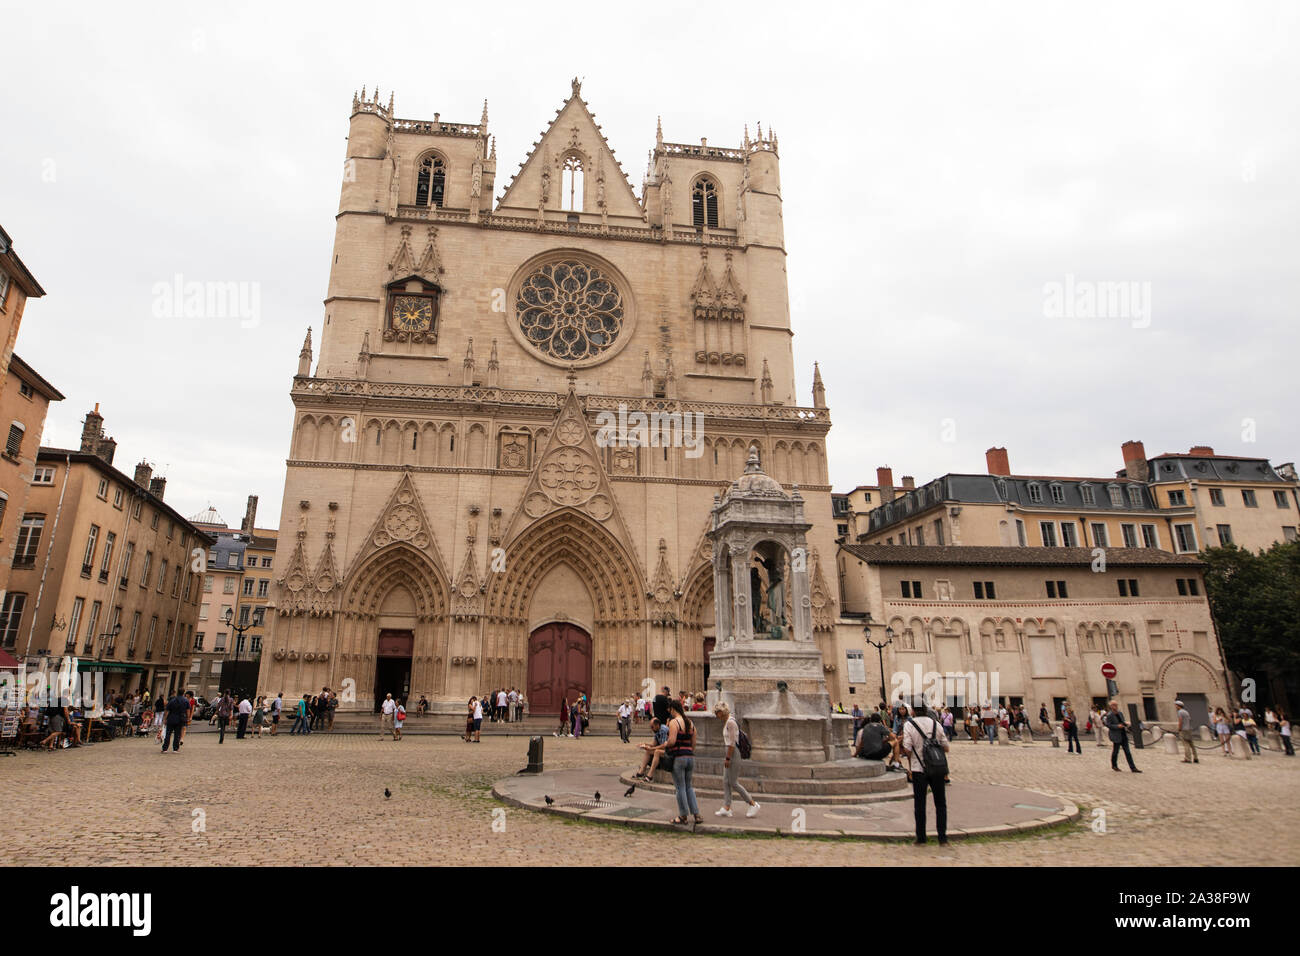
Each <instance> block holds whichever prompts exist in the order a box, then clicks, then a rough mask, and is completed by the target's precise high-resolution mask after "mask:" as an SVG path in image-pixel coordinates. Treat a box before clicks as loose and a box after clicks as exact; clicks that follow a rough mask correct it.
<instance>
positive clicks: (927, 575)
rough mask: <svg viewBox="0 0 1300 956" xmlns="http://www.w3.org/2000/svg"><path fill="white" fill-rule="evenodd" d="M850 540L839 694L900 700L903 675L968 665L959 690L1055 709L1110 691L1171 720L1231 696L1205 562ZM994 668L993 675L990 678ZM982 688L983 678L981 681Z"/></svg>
mask: <svg viewBox="0 0 1300 956" xmlns="http://www.w3.org/2000/svg"><path fill="white" fill-rule="evenodd" d="M1103 553H1104V558H1105V561H1104V563H1100V562H1099V561H1098V557H1097V555H1096V554H1095V553H1094V552H1093V550H1092V549H1090V548H1084V547H1056V548H1022V547H1003V546H980V545H966V546H951V545H946V546H939V545H926V546H916V545H897V544H895V545H883V544H882V545H846V546H844V547H842V548H841V549H840V551H839V556H838V560H839V575H840V589H841V593H842V596H843V608H844V613H843V615H842V616H841V618H840V620H839V621H838V623H837V626H836V639H837V641H838V643H839V645H840V646H839V648H838V649H837V651H838V652H837V653H836V655H835V656H834V657H829V656H828V657H827V658H826V667H827V671H828V673H827V678H828V680H827V683H828V684H829V685H834V686H836V687H837V690H834V691H832V694H833V695H838V696H837V697H836V699H839V700H844V701H846V702H848V701H852V700H857V701H859V702H860V703H861V704H862V705H863V707H864V709H866V708H867V705H868V704H870V705H874V704H876V703H878V701H879V697H880V693H881V684H882V674H881V670H880V664H879V659H880V655H879V654H878V652H877V651H876V649H875V648H874V647H872V646H869V645H868V644H867V643H866V638H867V636H868V634H869V636H870V637H871V639H872V640H873V641H875V642H876V643H878V644H879V643H883V642H885V640H886V635H887V629H888V632H889V634H888V636H889V640H890V643H889V644H888V645H887V646H886V647H885V648H884V651H883V654H884V674H883V684H884V689H885V691H886V692H887V693H888V694H889V698H890V699H891V700H892V699H894V698H896V697H897V695H898V692H899V690H898V687H901V686H903V683H902V682H903V681H904V679H905V678H908V679H911V680H912V681H913V683H915V682H916V680H917V679H918V678H917V675H924V674H927V673H939V674H952V675H957V674H961V675H966V674H971V675H974V677H975V683H974V684H973V685H971V686H969V687H968V686H967V684H968V683H969V682H965V683H963V682H958V681H954V682H951V686H950V689H951V690H952V691H953V693H951V694H949V695H948V696H949V700H948V702H949V703H950V704H975V703H981V702H982V700H980V699H979V698H980V697H982V698H983V699H989V700H991V699H995V698H996V699H1001V700H1002V701H1003V702H1004V703H1007V704H1024V705H1025V706H1026V707H1027V708H1029V709H1030V712H1031V715H1032V716H1033V717H1034V718H1035V719H1036V718H1037V715H1038V709H1039V706H1040V705H1041V704H1046V705H1047V707H1048V710H1049V712H1051V713H1052V714H1053V716H1054V718H1056V717H1059V715H1060V712H1061V711H1060V705H1061V703H1062V702H1064V701H1066V700H1068V701H1070V702H1071V703H1072V705H1073V706H1074V707H1075V708H1077V709H1079V711H1080V712H1083V711H1084V710H1086V708H1087V707H1088V706H1090V705H1097V704H1102V703H1104V702H1105V700H1106V699H1107V697H1108V688H1107V684H1106V679H1105V677H1104V676H1103V675H1102V671H1101V666H1102V664H1103V663H1106V662H1110V663H1112V664H1114V666H1115V668H1116V671H1117V674H1116V677H1115V682H1116V685H1117V689H1118V699H1119V700H1120V703H1121V706H1122V708H1123V709H1124V710H1125V712H1126V713H1129V714H1131V715H1133V716H1136V717H1138V718H1140V719H1142V720H1144V721H1172V720H1174V716H1175V715H1174V707H1173V701H1174V699H1175V697H1181V698H1182V700H1184V701H1185V702H1186V703H1187V704H1188V705H1189V709H1190V710H1191V711H1192V714H1193V717H1194V719H1195V720H1196V722H1197V723H1198V724H1201V723H1206V722H1207V716H1208V712H1209V711H1212V710H1213V708H1215V707H1219V706H1227V705H1228V703H1229V697H1230V694H1229V693H1228V678H1227V675H1226V674H1225V671H1224V662H1223V655H1222V651H1221V648H1220V646H1219V642H1218V638H1217V635H1216V632H1215V629H1214V623H1213V621H1212V620H1211V617H1210V608H1209V604H1208V602H1207V600H1206V597H1205V585H1204V580H1203V577H1202V573H1201V564H1200V562H1199V561H1198V560H1197V559H1196V558H1195V557H1194V556H1192V555H1178V554H1171V553H1169V552H1168V551H1166V550H1160V549H1156V548H1143V547H1137V548H1122V547H1110V548H1106V549H1104V552H1103ZM995 677H996V681H995V680H994V678H995ZM981 688H982V690H981Z"/></svg>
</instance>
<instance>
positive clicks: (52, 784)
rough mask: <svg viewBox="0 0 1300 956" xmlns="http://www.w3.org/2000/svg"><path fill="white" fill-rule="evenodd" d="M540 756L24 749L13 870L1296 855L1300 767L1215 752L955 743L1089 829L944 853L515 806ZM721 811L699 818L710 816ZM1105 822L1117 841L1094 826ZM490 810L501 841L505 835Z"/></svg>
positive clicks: (558, 748)
mask: <svg viewBox="0 0 1300 956" xmlns="http://www.w3.org/2000/svg"><path fill="white" fill-rule="evenodd" d="M526 751H527V745H526V741H524V740H523V739H522V738H512V739H495V740H485V741H484V742H483V743H482V744H466V743H464V742H463V741H460V740H458V739H455V738H450V737H429V736H424V737H408V738H406V739H404V740H402V741H400V742H394V741H391V740H388V741H382V742H381V741H379V740H377V739H376V738H375V737H370V736H358V735H348V736H342V735H340V736H331V735H329V734H315V735H312V736H310V737H290V736H287V735H284V734H281V735H280V736H278V737H276V738H269V737H263V738H261V739H248V740H243V741H239V740H235V739H233V736H227V738H226V742H225V744H222V745H219V744H218V743H217V737H216V734H209V733H191V734H190V736H189V740H188V742H187V743H186V744H185V746H184V747H183V748H182V749H181V751H180V753H177V754H171V753H169V754H167V755H166V756H161V755H160V754H159V752H158V747H157V744H155V743H154V742H153V741H152V740H151V739H150V740H145V739H137V740H121V741H113V742H110V743H101V744H95V745H93V746H91V747H87V748H83V749H80V750H65V751H61V752H58V753H53V754H47V753H43V752H41V753H38V752H31V751H26V752H22V753H20V754H18V755H17V756H16V757H4V758H0V801H2V802H0V806H3V807H4V808H5V824H4V828H3V830H4V835H5V836H4V839H3V840H0V865H14V864H63V865H73V866H77V865H129V864H161V865H172V864H182V865H212V864H218V865H219V864H228V865H258V864H303V863H306V864H348V865H367V864H387V863H396V864H462V863H465V862H467V861H479V862H481V861H483V860H489V861H491V863H492V864H494V865H498V866H499V865H510V864H522V865H545V864H549V863H555V862H567V863H583V864H633V863H641V864H644V863H648V862H660V863H664V862H670V861H671V862H677V863H705V864H723V865H727V864H734V865H746V866H753V865H762V864H794V865H823V866H825V865H831V866H834V865H840V864H857V865H873V866H875V865H881V864H884V865H890V866H892V865H907V864H911V863H926V864H949V865H967V864H969V865H980V866H986V865H990V864H992V865H998V864H1010V863H1016V864H1029V865H1033V864H1068V865H1083V866H1094V865H1095V866H1124V865H1144V866H1158V865H1162V864H1177V865H1208V866H1215V865H1233V866H1246V865H1251V864H1256V865H1258V864H1293V863H1295V861H1296V859H1297V857H1300V814H1297V813H1296V811H1295V803H1294V795H1295V793H1296V787H1297V784H1300V759H1297V758H1286V757H1282V756H1281V755H1279V754H1275V753H1267V752H1266V753H1265V754H1264V756H1263V757H1262V758H1257V759H1254V760H1249V761H1246V760H1236V759H1232V760H1229V759H1228V758H1225V757H1223V756H1221V755H1219V754H1218V753H1216V752H1215V750H1214V749H1206V750H1202V751H1201V763H1200V764H1199V765H1185V764H1183V763H1181V762H1180V759H1179V758H1178V757H1177V756H1174V755H1170V754H1165V753H1163V752H1161V751H1160V750H1158V749H1147V750H1142V751H1136V752H1135V754H1134V756H1135V759H1136V760H1137V762H1138V766H1139V767H1140V768H1141V769H1142V770H1143V773H1142V774H1141V775H1137V774H1131V773H1129V772H1127V771H1125V772H1123V773H1112V772H1111V770H1110V766H1109V749H1102V748H1098V747H1095V746H1093V745H1091V744H1089V745H1087V746H1085V749H1084V753H1083V754H1082V755H1081V756H1078V755H1071V754H1068V753H1067V752H1066V751H1065V750H1064V749H1057V748H1054V747H1052V746H1050V745H1049V744H1046V743H1042V744H1034V745H1032V746H1000V747H991V746H988V745H980V744H969V743H966V744H957V745H955V746H954V747H953V753H952V754H951V756H950V763H951V766H952V768H953V775H954V779H955V780H967V781H973V782H983V783H1001V784H1012V785H1015V786H1021V787H1026V788H1029V789H1033V790H1039V791H1043V792H1045V793H1050V794H1053V795H1058V796H1061V797H1065V798H1067V799H1068V800H1070V801H1072V802H1074V803H1076V804H1078V805H1079V808H1080V810H1081V811H1082V818H1081V820H1080V822H1078V823H1075V824H1069V825H1067V826H1066V827H1065V828H1064V829H1058V830H1054V831H1050V832H1047V833H1042V834H1027V835H1023V836H1018V837H1013V838H1009V839H998V838H981V839H977V840H970V841H964V842H961V843H956V844H953V845H952V846H950V847H946V848H941V847H938V846H936V845H933V844H932V845H930V846H927V847H913V846H910V845H892V844H862V843H852V844H846V843H842V842H835V841H832V840H816V839H806V838H804V839H800V838H789V837H715V836H706V835H703V834H697V835H692V834H689V833H668V832H660V831H653V830H638V829H632V828H627V827H617V826H609V825H604V824H595V823H587V822H570V821H566V820H564V819H560V818H557V817H555V816H551V815H546V814H540V813H534V812H531V811H527V810H521V809H516V808H506V807H504V806H503V805H502V804H500V803H498V802H497V801H495V800H494V799H493V798H492V797H491V796H490V793H489V791H490V788H491V785H492V783H493V782H494V781H495V780H497V779H499V778H501V777H504V776H507V775H509V774H511V773H513V772H514V771H516V770H518V769H520V768H521V767H523V766H524V764H525V763H526V762H527V760H526ZM633 762H634V748H633V747H632V746H631V745H625V744H623V743H621V742H620V741H619V740H618V739H617V738H589V739H586V740H582V741H572V740H559V739H554V738H550V737H548V738H546V763H547V769H548V770H550V769H563V768H571V767H582V766H606V767H627V766H630V765H631V764H632V763H633ZM385 788H388V789H389V790H390V791H391V792H392V797H391V799H385V798H384V789H385ZM714 809H715V807H713V806H711V805H707V806H701V810H702V811H704V812H705V813H706V815H708V816H711V815H712V811H713V810H714ZM1097 809H1100V810H1104V811H1105V829H1106V832H1105V833H1097V832H1094V829H1093V825H1094V821H1095V819H1096V818H1095V817H1094V816H1093V811H1094V810H1097ZM196 811H198V812H197V813H196ZM494 811H497V813H496V815H495V819H496V820H497V821H498V826H500V823H501V821H502V820H504V827H505V829H504V832H495V831H494V830H493V821H494ZM764 812H766V809H765V811H764ZM502 814H504V817H502ZM199 822H202V824H203V826H204V828H203V829H202V830H200V831H199V832H195V829H194V828H195V825H196V824H197V823H199Z"/></svg>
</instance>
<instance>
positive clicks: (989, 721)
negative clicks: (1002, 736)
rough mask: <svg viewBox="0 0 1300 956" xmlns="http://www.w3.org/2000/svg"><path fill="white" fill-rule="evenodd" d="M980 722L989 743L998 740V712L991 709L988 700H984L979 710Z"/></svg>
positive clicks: (991, 706)
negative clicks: (982, 706)
mask: <svg viewBox="0 0 1300 956" xmlns="http://www.w3.org/2000/svg"><path fill="white" fill-rule="evenodd" d="M980 723H982V724H983V725H984V733H985V734H986V735H987V736H988V738H989V743H991V744H995V743H997V742H998V712H997V711H996V710H994V709H993V705H992V704H990V703H989V702H988V701H985V702H984V708H983V710H981V711H980Z"/></svg>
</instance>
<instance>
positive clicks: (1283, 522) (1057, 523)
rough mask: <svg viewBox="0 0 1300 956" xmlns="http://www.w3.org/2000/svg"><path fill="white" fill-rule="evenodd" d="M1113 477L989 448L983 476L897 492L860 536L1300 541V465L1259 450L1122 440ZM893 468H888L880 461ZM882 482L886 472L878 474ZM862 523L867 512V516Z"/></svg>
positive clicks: (1162, 542) (870, 539) (1164, 546)
mask: <svg viewBox="0 0 1300 956" xmlns="http://www.w3.org/2000/svg"><path fill="white" fill-rule="evenodd" d="M1121 451H1122V453H1123V456H1124V458H1123V460H1124V464H1125V467H1124V469H1122V470H1120V471H1119V472H1118V473H1117V474H1116V476H1115V477H1113V478H1079V477H1062V476H1053V475H1018V474H1012V472H1011V467H1010V463H1009V460H1008V455H1007V450H1006V449H1005V448H990V449H989V450H988V452H987V454H986V459H987V465H988V473H987V474H985V475H972V474H948V475H944V476H942V477H940V478H936V479H935V480H934V481H931V482H929V483H927V484H925V485H923V486H921V487H920V488H915V487H913V488H908V487H904V489H903V490H902V491H901V492H899V493H897V494H895V493H893V491H892V489H891V488H889V486H888V485H884V486H883V487H882V489H881V498H882V500H883V503H882V504H881V505H879V506H878V507H877V508H876V509H874V510H873V511H871V512H870V513H869V514H868V515H867V516H866V521H865V524H866V528H865V530H863V531H862V532H860V533H859V535H858V538H857V540H858V542H859V543H862V544H885V545H921V546H924V545H978V546H1000V547H1067V548H1068V547H1081V548H1094V547H1101V548H1107V547H1122V548H1159V549H1161V550H1165V551H1170V552H1173V553H1175V554H1195V553H1196V552H1198V551H1200V550H1201V549H1202V548H1205V547H1214V546H1217V545H1220V544H1226V543H1234V544H1238V545H1240V546H1242V547H1248V548H1251V549H1259V548H1267V547H1269V546H1270V545H1272V544H1273V543H1274V542H1277V541H1284V540H1294V538H1295V535H1296V526H1297V523H1300V522H1298V519H1297V514H1298V513H1300V509H1298V508H1297V505H1298V504H1300V500H1298V499H1297V491H1298V490H1300V484H1298V483H1297V482H1296V480H1295V477H1294V475H1295V472H1294V467H1293V466H1291V465H1283V466H1281V467H1279V468H1278V469H1276V470H1274V469H1273V468H1272V466H1271V465H1270V464H1269V463H1268V461H1267V459H1263V458H1258V459H1255V458H1231V457H1223V456H1215V455H1214V454H1213V450H1212V449H1209V448H1204V447H1198V448H1194V449H1192V452H1191V453H1189V454H1188V455H1161V456H1159V457H1157V458H1153V459H1150V460H1148V459H1147V458H1146V454H1145V450H1144V448H1143V445H1142V443H1141V442H1125V443H1124V445H1123V446H1122V448H1121ZM880 472H881V476H882V479H883V478H887V477H888V469H881V470H880ZM882 484H883V482H882ZM862 524H863V522H862V521H859V526H861V525H862Z"/></svg>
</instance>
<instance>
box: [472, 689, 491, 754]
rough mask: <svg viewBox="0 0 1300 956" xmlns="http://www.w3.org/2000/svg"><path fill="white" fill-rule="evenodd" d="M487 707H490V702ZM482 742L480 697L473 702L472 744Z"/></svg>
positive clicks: (481, 705)
mask: <svg viewBox="0 0 1300 956" xmlns="http://www.w3.org/2000/svg"><path fill="white" fill-rule="evenodd" d="M488 706H489V707H491V706H492V704H491V702H489V703H488ZM482 742H483V699H482V698H481V697H480V698H477V699H476V700H475V701H474V743H476V744H481V743H482Z"/></svg>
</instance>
